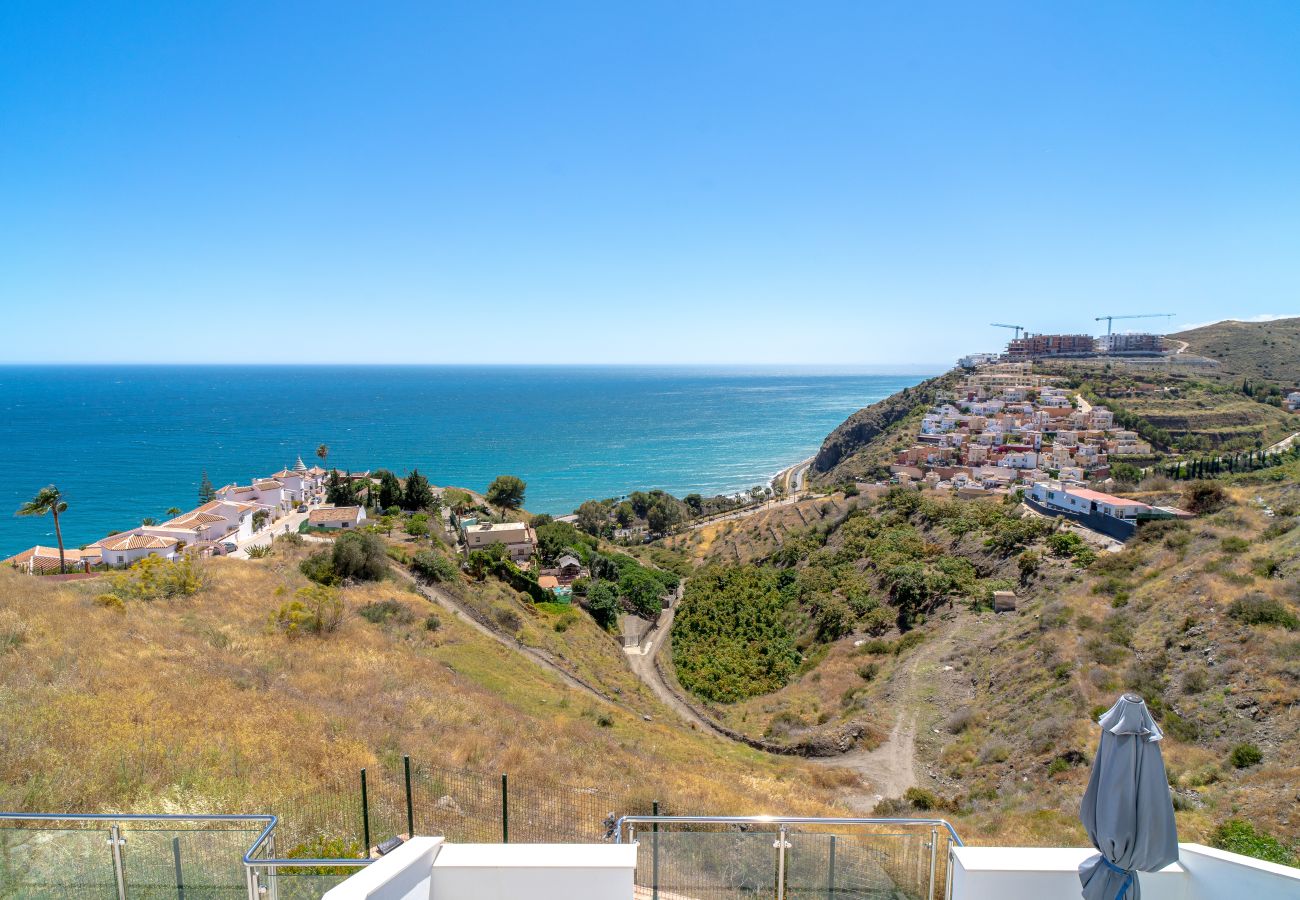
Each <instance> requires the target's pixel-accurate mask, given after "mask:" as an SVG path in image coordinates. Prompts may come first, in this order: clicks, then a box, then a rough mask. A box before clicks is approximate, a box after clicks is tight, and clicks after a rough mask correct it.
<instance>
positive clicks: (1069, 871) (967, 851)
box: [950, 844, 1300, 900]
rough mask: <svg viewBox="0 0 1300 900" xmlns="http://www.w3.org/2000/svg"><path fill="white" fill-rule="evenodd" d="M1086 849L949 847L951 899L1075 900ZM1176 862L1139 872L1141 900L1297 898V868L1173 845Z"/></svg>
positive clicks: (1299, 880)
mask: <svg viewBox="0 0 1300 900" xmlns="http://www.w3.org/2000/svg"><path fill="white" fill-rule="evenodd" d="M1096 852H1097V851H1095V850H1094V849H1092V848H1091V847H1088V848H1081V847H1080V848H1074V847H955V848H953V851H952V857H951V861H950V862H951V865H952V897H953V900H1030V898H1046V897H1078V896H1079V895H1080V886H1079V871H1078V868H1079V863H1081V862H1083V861H1084V860H1085V859H1087V858H1088V857H1090V856H1092V855H1093V854H1094V853H1096ZM1178 857H1179V858H1178V862H1176V863H1174V864H1173V865H1170V866H1167V867H1165V868H1164V869H1161V870H1160V871H1159V872H1140V873H1138V881H1139V882H1140V883H1141V886H1142V900H1229V898H1234V900H1235V898H1242V897H1249V898H1258V900H1264V898H1274V897H1277V898H1282V897H1300V869H1293V868H1290V867H1289V866H1279V865H1277V864H1276V863H1269V862H1263V861H1262V860H1258V859H1252V858H1250V857H1248V856H1241V855H1240V854H1237V853H1228V852H1227V851H1225V850H1215V849H1214V848H1212V847H1205V846H1203V845H1201V844H1179V845H1178Z"/></svg>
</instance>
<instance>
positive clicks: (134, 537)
mask: <svg viewBox="0 0 1300 900" xmlns="http://www.w3.org/2000/svg"><path fill="white" fill-rule="evenodd" d="M95 543H96V544H97V545H99V546H100V547H102V548H104V549H105V550H162V549H164V548H166V547H173V546H175V545H176V544H177V543H178V541H177V540H176V538H164V537H158V536H157V535H153V534H136V533H135V532H133V531H128V532H127V533H126V534H114V535H111V536H110V537H106V538H101V539H100V540H98V541H96V542H95Z"/></svg>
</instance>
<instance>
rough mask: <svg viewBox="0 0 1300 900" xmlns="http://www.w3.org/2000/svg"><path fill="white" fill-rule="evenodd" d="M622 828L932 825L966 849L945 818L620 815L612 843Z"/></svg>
mask: <svg viewBox="0 0 1300 900" xmlns="http://www.w3.org/2000/svg"><path fill="white" fill-rule="evenodd" d="M625 825H934V826H938V827H942V828H944V829H945V830H946V831H947V832H948V834H949V836H950V837H951V838H952V840H953V843H954V844H956V845H957V846H958V847H964V846H966V845H965V844H964V843H962V839H961V838H960V837H958V836H957V832H956V830H955V829H954V828H953V827H952V823H950V822H949V821H948V820H947V819H875V818H872V819H858V818H834V817H824V816H623V817H621V818H620V819H619V820H618V822H617V823H616V827H615V832H614V838H615V843H622V840H623V831H624V826H625Z"/></svg>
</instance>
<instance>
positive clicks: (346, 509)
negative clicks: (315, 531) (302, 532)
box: [307, 506, 366, 529]
mask: <svg viewBox="0 0 1300 900" xmlns="http://www.w3.org/2000/svg"><path fill="white" fill-rule="evenodd" d="M365 522H366V510H365V507H363V506H328V507H325V508H324V509H313V510H312V511H311V512H310V513H308V514H307V524H308V525H309V526H310V527H312V528H340V529H341V528H360V527H361V526H362V525H364V524H365Z"/></svg>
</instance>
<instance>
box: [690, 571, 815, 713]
mask: <svg viewBox="0 0 1300 900" xmlns="http://www.w3.org/2000/svg"><path fill="white" fill-rule="evenodd" d="M779 582H780V576H779V573H778V572H777V571H776V570H774V569H768V568H760V567H756V566H731V567H723V568H718V569H713V570H710V571H706V572H703V573H701V574H699V575H697V576H695V577H694V578H692V579H691V580H690V582H689V583H688V584H687V585H686V593H685V595H684V596H683V598H682V601H681V606H680V608H679V609H678V611H677V617H676V621H675V623H674V625H673V665H674V666H675V667H676V670H677V677H678V678H679V679H680V680H681V683H682V685H683V686H684V687H685V688H687V689H688V690H690V691H692V692H694V693H696V694H698V695H699V696H701V697H704V698H705V699H708V700H714V701H717V702H719V703H732V702H735V701H737V700H743V699H744V698H746V697H752V696H755V695H757V694H765V693H769V692H771V691H774V690H776V689H777V688H779V687H781V686H782V685H784V684H785V683H786V682H787V681H788V680H789V679H790V677H791V676H792V675H793V674H794V672H795V670H796V669H797V668H798V665H799V651H798V650H797V649H796V648H795V639H794V634H793V631H792V628H791V619H792V610H791V608H790V603H789V601H788V600H787V598H786V596H785V595H784V594H783V593H782V591H781V588H780V583H779Z"/></svg>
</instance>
